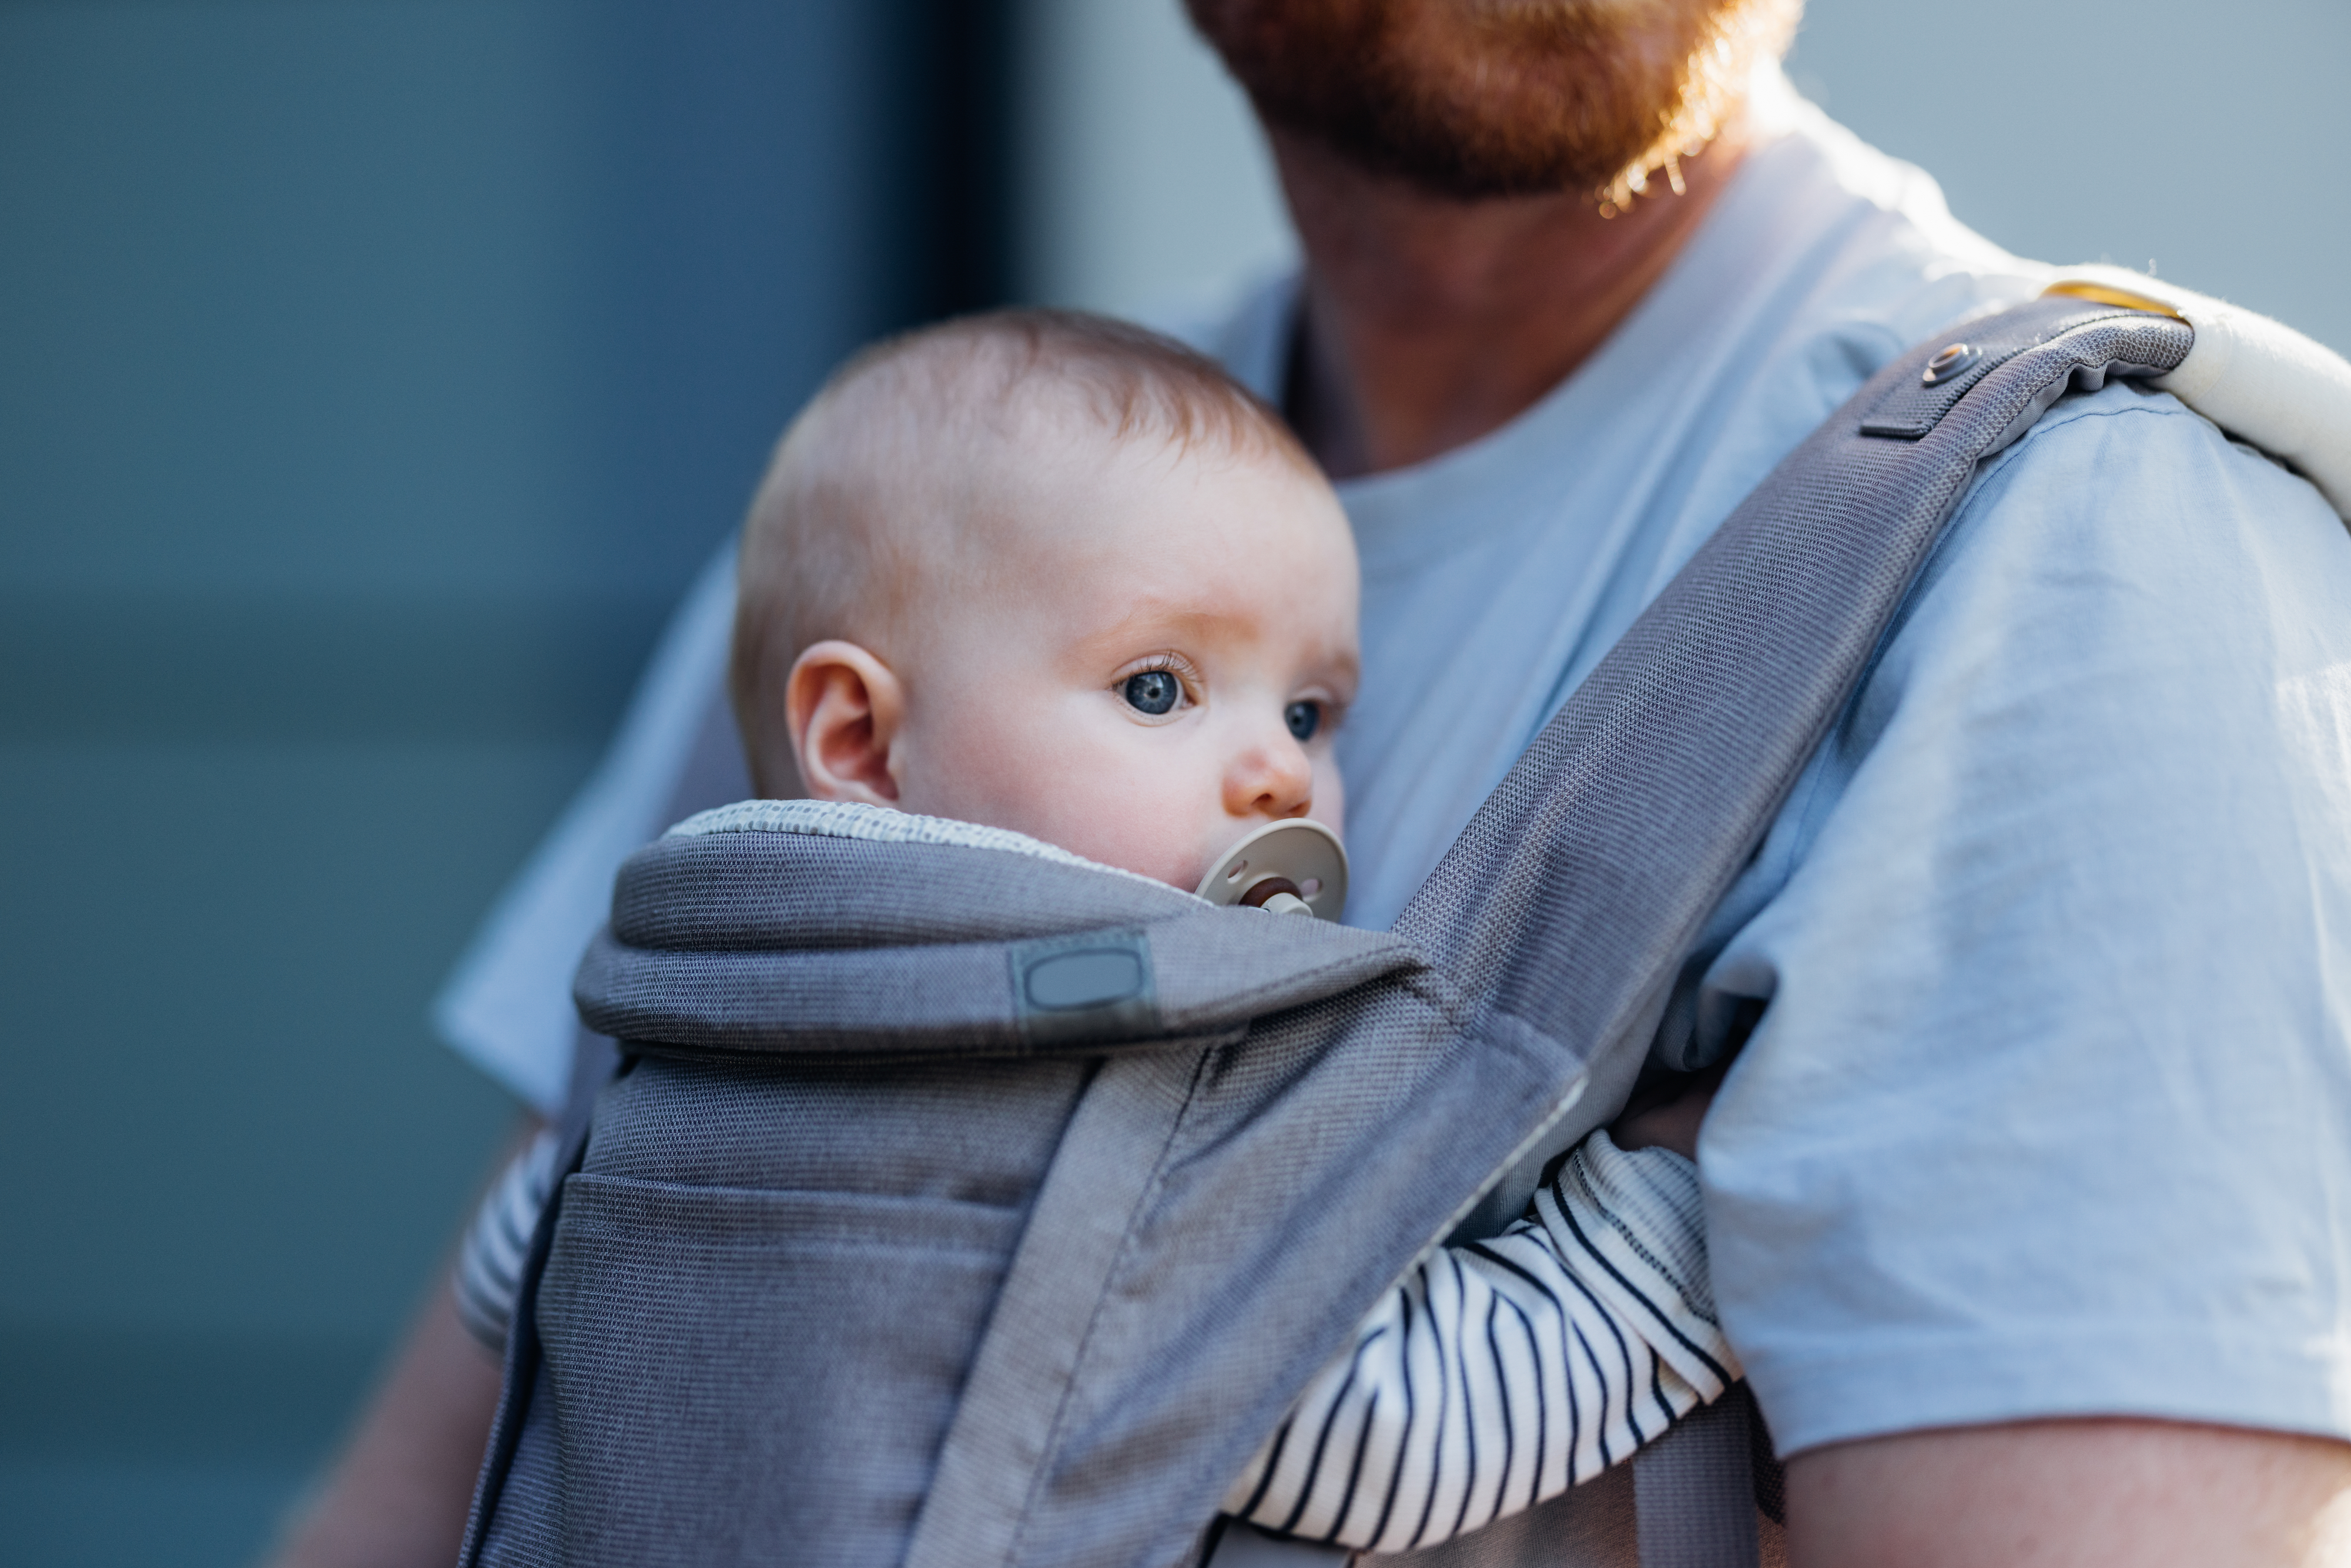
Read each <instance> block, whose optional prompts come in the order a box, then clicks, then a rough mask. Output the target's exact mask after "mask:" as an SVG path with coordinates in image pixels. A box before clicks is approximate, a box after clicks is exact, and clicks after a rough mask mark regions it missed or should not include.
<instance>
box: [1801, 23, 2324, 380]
mask: <svg viewBox="0 0 2351 1568" xmlns="http://www.w3.org/2000/svg"><path fill="white" fill-rule="evenodd" d="M2346 68H2351V6H2346V5H2344V4H2343V3H2342V0H2234V3H2232V4H2229V5H2216V4H2214V3H2213V0H2132V3H2130V4H2127V5H2123V4H2116V0H1974V3H1973V4H1970V5H1964V6H1955V5H1935V4H1932V3H1930V0H1810V4H1809V5H1807V7H1806V16H1805V21H1804V26H1803V31H1802V34H1801V36H1800V37H1799V38H1798V41H1797V45H1796V47H1795V50H1794V51H1793V53H1792V56H1791V57H1790V60H1789V69H1790V74H1791V75H1792V76H1793V77H1794V78H1795V80H1796V84H1797V86H1798V87H1800V88H1802V89H1804V90H1805V91H1807V92H1808V93H1810V94H1811V95H1812V96H1813V97H1814V98H1815V99H1818V100H1819V101H1820V102H1821V103H1822V104H1823V106H1824V107H1825V108H1826V109H1827V110H1829V112H1830V113H1832V114H1834V115H1835V116H1836V117H1837V118H1838V119H1840V120H1844V122H1845V123H1846V124H1848V125H1850V126H1852V127H1853V128H1854V129H1855V131H1860V132H1861V133H1862V134H1863V135H1864V136H1865V137H1867V138H1869V139H1870V140H1871V141H1875V142H1876V143H1877V145H1878V146H1880V147H1882V148H1884V149H1885V150H1886V152H1892V153H1894V154H1896V156H1899V157H1903V158H1907V159H1909V160H1910V161H1911V162H1916V163H1918V164H1920V165H1922V166H1924V167H1925V168H1926V169H1927V170H1928V172H1930V173H1932V174H1934V175H1935V177H1936V178H1937V179H1938V180H1940V181H1941V182H1942V185H1943V191H1944V193H1945V195H1947V196H1948V197H1949V199H1950V204H1951V210H1952V211H1953V212H1954V213H1956V214H1958V215H1959V218H1960V219H1961V220H1962V221H1964V222H1966V223H1968V224H1970V225H1973V226H1974V227H1975V228H1977V229H1978V230H1980V232H1982V233H1983V234H1985V235H1988V236H1990V237H1991V238H1992V239H1994V240H1997V241H1999V242H2000V243H2001V245H2004V246H2007V247H2008V248H2009V249H2011V250H2013V251H2016V252H2018V253H2020V254H2022V255H2026V256H2039V257H2041V258H2042V259H2043V260H2047V261H2055V262H2074V261H2099V260H2108V261H2113V262H2116V263H2117V264H2119V265H2122V266H2125V267H2137V268H2138V269H2139V270H2141V271H2145V270H2146V269H2147V267H2149V266H2153V267H2155V268H2156V269H2157V270H2158V272H2159V273H2160V274H2161V275H2162V276H2163V277H2169V278H2174V279H2177V280H2178V281H2179V282H2181V283H2184V284H2187V285H2188V286H2189V287H2194V288H2200V289H2203V290H2204V291H2205V292H2207V293H2212V294H2222V295H2226V296H2228V297H2229V298H2233V299H2235V300H2237V301H2239V302H2240V303H2241V304H2245V305H2249V306H2252V308H2255V309H2258V310H2265V311H2268V312H2270V313H2271V314H2273V315H2276V316H2280V317H2283V318H2284V319H2286V320H2288V321H2290V322H2292V323H2294V325H2295V326H2297V327H2299V328H2301V329H2303V330H2304V331H2306V332H2308V333H2310V334H2311V335H2312V336H2314V337H2316V338H2318V339H2320V340H2322V341H2325V342H2326V343H2328V344H2330V345H2332V346H2333V347H2334V348H2335V349H2337V350H2346V351H2351V294H2346V291H2345V289H2344V288H2343V278H2344V276H2345V261H2344V258H2345V256H2346V255H2351V178H2346V176H2345V174H2344V172H2343V168H2342V163H2343V159H2344V157H2345V155H2346V152H2351V94H2346V93H2345V92H2344V90H2343V85H2342V84H2343V74H2344V71H2345V70H2346Z"/></svg>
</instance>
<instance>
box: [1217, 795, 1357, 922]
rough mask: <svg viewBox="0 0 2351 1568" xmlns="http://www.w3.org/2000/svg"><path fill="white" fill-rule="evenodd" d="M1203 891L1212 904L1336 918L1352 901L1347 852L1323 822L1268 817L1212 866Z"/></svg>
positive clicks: (1284, 913) (1276, 913) (1296, 818)
mask: <svg viewBox="0 0 2351 1568" xmlns="http://www.w3.org/2000/svg"><path fill="white" fill-rule="evenodd" d="M1199 895H1200V896H1201V897H1202V898H1205V899H1207V901H1208V902H1209V903H1210V904H1247V905H1249V907H1250V908H1252V909H1263V910H1267V911H1270V913H1272V914H1275V915H1315V916H1317V917H1319V918H1321V919H1323V920H1336V919H1338V918H1339V915H1340V912H1341V911H1342V910H1343V909H1345V908H1346V907H1347V852H1346V850H1345V848H1344V847H1343V846H1342V845H1341V844H1340V842H1339V835H1338V834H1336V833H1334V832H1332V831H1331V830H1330V829H1328V828H1326V827H1324V826H1323V825H1322V823H1320V822H1310V821H1307V820H1306V819H1305V818H1303V817H1290V818H1287V819H1285V820H1284V821H1279V822H1268V823H1267V824H1266V825H1265V826H1264V827H1262V828H1259V829H1258V830H1257V831H1255V832H1252V833H1250V834H1249V835H1248V836H1246V837H1245V838H1243V839H1242V840H1241V841H1240V842H1238V843H1237V844H1235V845H1234V846H1233V847H1232V848H1231V849H1228V850H1227V851H1226V852H1224V854H1223V855H1222V856H1221V857H1219V858H1218V860H1217V863H1216V864H1215V865H1212V866H1210V867H1209V868H1208V874H1207V875H1206V876H1204V877H1202V878H1201V879H1200V886H1199Z"/></svg>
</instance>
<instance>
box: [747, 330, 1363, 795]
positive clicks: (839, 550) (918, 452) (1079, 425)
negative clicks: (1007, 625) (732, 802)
mask: <svg viewBox="0 0 2351 1568" xmlns="http://www.w3.org/2000/svg"><path fill="white" fill-rule="evenodd" d="M1056 429H1058V430H1060V431H1062V432H1069V433H1074V434H1081V435H1082V434H1089V433H1091V434H1097V435H1099V436H1100V437H1101V438H1102V439H1103V440H1105V441H1107V442H1110V443H1113V444H1134V443H1155V444H1160V445H1163V446H1165V447H1166V448H1168V449H1170V450H1171V451H1173V452H1175V453H1178V454H1181V455H1207V456H1212V457H1227V458H1231V459H1237V460H1241V461H1252V460H1254V461H1264V460H1268V459H1270V460H1272V461H1275V462H1279V463H1282V464H1285V465H1293V466H1295V467H1297V468H1299V469H1300V470H1301V471H1303V472H1306V473H1309V474H1314V473H1317V472H1318V470H1316V468H1315V466H1314V462H1313V459H1312V458H1311V457H1310V456H1309V455H1307V453H1306V450H1305V448H1304V447H1303V446H1301V444H1299V441H1298V438H1297V437H1296V436H1295V435H1294V434H1291V432H1290V427H1289V426H1288V425H1287V424H1285V423H1283V422H1282V419H1281V416H1280V414H1278V413H1275V412H1274V411H1273V410H1272V409H1271V408H1270V407H1268V406H1267V405H1266V404H1265V403H1264V402H1262V401H1261V400H1259V398H1258V397H1257V396H1256V395H1255V394H1253V393H1251V392H1249V390H1248V389H1247V388H1245V387H1243V386H1242V385H1241V384H1240V383H1239V382H1236V381H1234V380H1233V379H1232V378H1231V377H1230V376H1228V375H1227V374H1226V373H1225V371H1223V369H1222V368H1221V367H1219V366H1218V365H1217V363H1216V361H1213V360H1210V359H1208V358H1207V357H1206V356H1204V355H1201V354H1198V353H1196V352H1194V351H1193V350H1190V349H1188V348H1186V347H1185V346H1184V345H1183V344H1181V343H1179V342H1177V341H1175V340H1174V339H1172V338H1167V337H1163V336H1162V335H1160V334H1159V333H1156V332H1153V331H1149V330H1147V329H1144V328H1141V327H1137V326H1134V325H1132V324H1130V323H1128V322H1124V321H1116V320H1113V319H1109V318H1107V317H1102V316H1093V315H1088V314H1086V313H1084V312H1081V311H1074V310H1040V309H1012V310H994V311H988V312H986V313H984V314H981V315H977V316H966V317H962V318H959V319H956V320H952V321H946V322H942V323H940V324H938V325H936V326H933V327H925V328H921V329H916V330H914V331H911V332H906V333H903V334H901V335H899V336H897V337H894V338H890V339H886V340H883V341H882V342H880V343H876V344H874V345H873V346H872V347H871V348H868V349H866V350H864V351H863V352H862V353H860V354H858V355H856V356H855V357H854V358H852V359H851V360H850V361H848V362H847V363H845V364H843V365H842V366H841V369H839V370H838V371H834V372H833V374H832V376H831V379H830V380H829V381H827V382H825V384H824V386H823V387H822V388H821V389H820V391H819V392H817V394H816V396H815V397H814V398H812V399H811V400H810V402H809V404H808V406H807V407H806V408H804V409H803V410H802V411H801V412H800V413H799V417H798V418H797V419H795V420H793V422H792V424H791V428H789V430H787V431H786V432H785V433H784V436H783V439H782V440H781V441H780V442H778V444H777V446H776V453H775V456H774V458H773V459H772V461H770V463H769V464H768V473H767V476H766V478H765V479H763V480H762V481H761V482H760V485H759V489H758V494H757V495H756V496H755V497H753V499H752V502H751V510H750V515H749V516H748V517H747V519H746V520H745V522H744V525H743V543H742V553H741V557H740V560H739V563H738V569H737V572H738V582H739V587H738V590H737V600H736V614H735V645H734V653H733V658H732V661H731V666H730V669H729V673H728V685H729V688H730V695H732V697H733V699H734V705H735V714H736V721H737V725H738V726H739V727H740V728H741V730H742V734H743V740H744V746H745V748H746V750H747V752H748V753H749V758H750V763H751V771H752V777H753V779H754V781H755V782H757V783H758V786H759V788H760V789H761V791H762V792H763V793H768V792H772V791H773V790H774V789H777V788H778V787H779V786H787V787H788V786H789V784H790V783H791V781H792V780H793V779H794V778H795V777H796V775H795V774H794V772H793V771H792V768H793V765H792V762H791V759H790V757H789V740H788V738H787V737H785V736H784V735H783V733H782V728H783V719H782V713H783V707H782V705H783V691H784V683H785V680H786V678H787V676H788V674H789V671H790V669H791V665H792V662H793V661H794V660H795V659H796V658H798V657H799V653H800V652H801V651H802V650H803V649H806V648H808V647H809V646H810V645H811V644H813V643H819V642H822V641H824V640H826V639H828V638H834V637H839V638H845V639H847V640H849V641H852V642H857V643H869V644H870V643H872V642H873V641H874V640H875V639H876V638H877V637H880V636H882V635H883V634H884V633H885V632H886V629H887V628H889V627H891V626H892V625H893V624H896V623H898V622H899V621H900V618H901V617H903V616H904V614H905V613H906V612H907V611H908V610H909V609H910V608H911V605H910V601H911V599H912V598H913V596H914V591H915V588H916V585H917V583H918V582H923V583H927V584H928V586H930V587H932V588H934V589H935V588H937V587H940V586H944V585H943V584H941V583H939V582H938V581H936V579H938V578H941V577H943V576H951V575H952V574H953V573H954V572H955V570H956V563H957V561H958V560H961V559H966V557H965V553H964V552H962V551H959V550H957V549H954V548H951V547H953V546H954V545H956V544H957V543H962V542H966V541H965V539H964V538H962V537H961V536H964V535H967V534H968V533H969V532H970V531H971V530H972V529H973V528H986V527H990V526H1001V524H1002V520H1003V519H1004V518H1005V517H1006V516H1007V514H1008V513H1011V512H1015V511H1017V510H1018V507H1019V497H1018V494H1017V487H1018V485H1019V476H1020V473H1021V465H1020V462H1019V456H1020V454H1021V451H1022V443H1023V441H1024V440H1026V439H1029V438H1033V437H1034V436H1036V435H1038V434H1045V433H1049V432H1052V431H1054V430H1056ZM969 542H973V543H977V544H978V545H979V546H980V548H982V549H985V548H986V541H985V540H974V541H969Z"/></svg>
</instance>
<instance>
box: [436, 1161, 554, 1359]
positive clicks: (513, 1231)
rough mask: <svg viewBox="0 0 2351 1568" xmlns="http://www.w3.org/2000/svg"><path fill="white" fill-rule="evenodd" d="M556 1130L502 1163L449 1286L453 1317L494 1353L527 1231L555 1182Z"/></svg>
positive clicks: (510, 1314)
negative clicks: (454, 1305) (453, 1300)
mask: <svg viewBox="0 0 2351 1568" xmlns="http://www.w3.org/2000/svg"><path fill="white" fill-rule="evenodd" d="M555 1155H556V1143H555V1134H554V1133H553V1132H552V1131H541V1132H540V1133H539V1134H538V1136H537V1137H534V1138H533V1139H531V1141H530V1142H529V1143H528V1145H525V1146H524V1147H523V1149H522V1152H521V1153H519V1154H517V1155H515V1157H514V1158H513V1159H511V1160H509V1161H508V1162H507V1168H506V1169H505V1170H504V1171H502V1172H500V1173H499V1175H498V1179H497V1180H496V1181H495V1182H493V1183H492V1184H491V1185H490V1190H489V1191H488V1193H486V1195H485V1196H484V1197H483V1198H482V1207H480V1209H479V1210H477V1211H476V1212H475V1215H474V1223H473V1225H472V1227H471V1228H468V1229H467V1230H466V1232H465V1245H464V1246H463V1247H462V1248H460V1249H459V1250H458V1253H457V1271H456V1273H455V1277H453V1278H452V1279H451V1281H449V1284H450V1289H451V1290H452V1291H454V1292H455V1295H456V1298H457V1318H458V1321H459V1322H463V1323H464V1324H465V1332H467V1333H470V1334H472V1335H473V1336H474V1337H475V1339H477V1340H479V1341H481V1342H482V1343H483V1344H484V1345H485V1346H486V1347H487V1348H488V1349H489V1350H490V1351H491V1353H492V1354H504V1353H505V1351H506V1347H507V1323H509V1322H511V1321H512V1320H513V1318H514V1303H515V1291H516V1290H517V1287H518V1286H519V1285H520V1284H521V1282H522V1267H523V1263H524V1260H526V1259H527V1258H528V1256H529V1253H530V1238H531V1233H532V1232H533V1231H535V1230H537V1229H538V1216H539V1211H540V1210H541V1209H544V1208H545V1207H547V1197H548V1194H549V1192H550V1191H551V1190H553V1187H554V1185H555Z"/></svg>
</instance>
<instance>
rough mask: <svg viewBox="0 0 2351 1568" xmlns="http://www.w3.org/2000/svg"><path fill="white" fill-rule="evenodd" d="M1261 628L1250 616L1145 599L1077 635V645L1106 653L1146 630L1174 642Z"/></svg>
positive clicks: (1133, 639) (1254, 632) (1136, 637)
mask: <svg viewBox="0 0 2351 1568" xmlns="http://www.w3.org/2000/svg"><path fill="white" fill-rule="evenodd" d="M1263 630H1264V628H1263V627H1262V626H1261V625H1260V624H1259V622H1258V619H1257V618H1256V617H1255V616H1252V615H1239V614H1235V613H1233V612H1229V611H1218V610H1208V609H1203V608H1201V607H1200V606H1198V605H1179V604H1176V603H1175V602H1173V601H1167V600H1158V601H1144V602H1142V603H1140V604H1137V605H1134V606H1133V607H1132V608H1130V609H1129V610H1128V611H1127V612H1126V613H1125V614H1123V615H1122V616H1120V617H1119V618H1118V619H1117V620H1116V621H1113V622H1111V623H1110V624H1109V625H1107V626H1102V627H1100V628H1097V629H1096V630H1094V631H1092V632H1087V633H1086V634H1085V635H1083V636H1081V637H1080V638H1079V639H1078V640H1077V644H1076V645H1077V647H1078V648H1079V649H1080V650H1081V651H1083V652H1092V651H1093V650H1094V649H1095V648H1096V647H1097V646H1098V645H1099V646H1101V647H1102V650H1103V651H1104V652H1105V653H1106V652H1108V651H1109V649H1110V648H1111V647H1113V646H1115V645H1117V644H1120V643H1131V642H1134V641H1135V640H1136V639H1138V638H1140V637H1143V636H1144V634H1145V633H1148V634H1150V635H1151V636H1154V637H1166V638H1169V639H1172V640H1175V641H1177V642H1198V641H1203V640H1207V639H1209V638H1213V637H1217V636H1219V635H1229V634H1232V633H1235V632H1238V633H1240V634H1243V635H1256V634H1258V633H1259V632H1262V631H1263Z"/></svg>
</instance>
